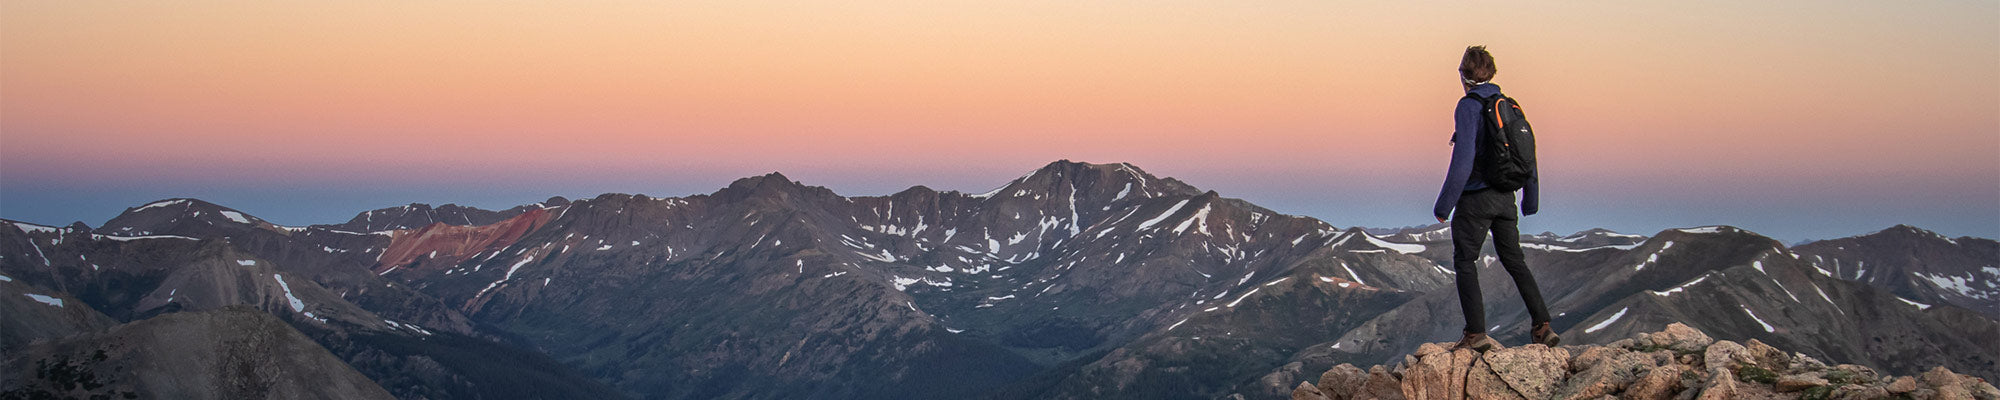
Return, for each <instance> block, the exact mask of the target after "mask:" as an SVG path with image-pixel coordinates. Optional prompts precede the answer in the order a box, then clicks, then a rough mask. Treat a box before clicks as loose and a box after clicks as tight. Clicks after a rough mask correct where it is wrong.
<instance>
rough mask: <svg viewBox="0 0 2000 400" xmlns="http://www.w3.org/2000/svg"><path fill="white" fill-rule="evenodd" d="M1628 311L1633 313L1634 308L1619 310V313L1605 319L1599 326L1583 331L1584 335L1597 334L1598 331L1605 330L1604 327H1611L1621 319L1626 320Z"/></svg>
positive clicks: (1592, 326)
mask: <svg viewBox="0 0 2000 400" xmlns="http://www.w3.org/2000/svg"><path fill="white" fill-rule="evenodd" d="M1626 311H1632V307H1625V308H1620V309H1618V313H1616V314H1611V318H1605V319H1604V322H1599V323H1597V325H1591V326H1590V328H1585V329H1584V330H1583V333H1597V331H1600V330H1604V327H1608V326H1611V323H1612V322H1618V319H1619V318H1624V317H1625V312H1626Z"/></svg>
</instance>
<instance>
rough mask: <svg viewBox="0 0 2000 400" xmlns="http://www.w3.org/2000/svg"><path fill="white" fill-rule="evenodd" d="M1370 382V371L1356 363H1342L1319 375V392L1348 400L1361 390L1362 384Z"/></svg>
mask: <svg viewBox="0 0 2000 400" xmlns="http://www.w3.org/2000/svg"><path fill="white" fill-rule="evenodd" d="M1367 382H1368V371H1362V370H1361V368H1357V367H1355V366H1354V364H1340V365H1335V366H1333V368H1332V369H1328V370H1326V373H1324V374H1320V375H1319V392H1320V393H1321V394H1324V395H1326V397H1327V398H1328V399H1332V400H1347V399H1351V398H1354V394H1355V393H1358V392H1360V391H1361V385H1363V384H1365V383H1367Z"/></svg>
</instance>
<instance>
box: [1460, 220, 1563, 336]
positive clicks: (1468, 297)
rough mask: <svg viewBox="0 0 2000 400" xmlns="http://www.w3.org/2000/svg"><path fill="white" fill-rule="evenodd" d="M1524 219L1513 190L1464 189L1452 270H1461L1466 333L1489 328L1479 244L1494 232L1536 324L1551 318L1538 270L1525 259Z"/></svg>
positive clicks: (1498, 249) (1503, 261)
mask: <svg viewBox="0 0 2000 400" xmlns="http://www.w3.org/2000/svg"><path fill="white" fill-rule="evenodd" d="M1520 221H1521V218H1520V217H1519V216H1517V214H1516V207H1515V206H1514V193H1512V192H1502V191H1498V190H1493V189H1480V190H1476V191H1470V192H1465V194H1464V195H1462V196H1459V198H1458V206H1457V210H1456V211H1453V212H1452V216H1451V244H1452V257H1451V259H1452V269H1454V270H1456V271H1458V304H1459V307H1460V309H1461V310H1462V311H1464V312H1465V331H1466V332H1467V333H1483V332H1486V302H1485V301H1484V298H1482V297H1480V296H1481V295H1480V293H1479V248H1480V246H1482V245H1485V244H1486V233H1487V232H1488V231H1491V232H1492V233H1493V248H1494V250H1495V251H1496V252H1498V253H1500V265H1501V266H1504V267H1506V268H1507V274H1508V275H1513V276H1514V287H1516V288H1519V289H1520V291H1521V301H1524V302H1527V303H1528V315H1529V317H1530V318H1533V319H1534V323H1538V324H1539V323H1543V322H1549V310H1548V307H1546V306H1543V305H1542V290H1541V289H1540V288H1539V287H1537V286H1535V274H1534V273H1533V272H1529V271H1528V263H1527V262H1526V261H1522V259H1521V228H1520V226H1519V225H1518V224H1519V223H1520Z"/></svg>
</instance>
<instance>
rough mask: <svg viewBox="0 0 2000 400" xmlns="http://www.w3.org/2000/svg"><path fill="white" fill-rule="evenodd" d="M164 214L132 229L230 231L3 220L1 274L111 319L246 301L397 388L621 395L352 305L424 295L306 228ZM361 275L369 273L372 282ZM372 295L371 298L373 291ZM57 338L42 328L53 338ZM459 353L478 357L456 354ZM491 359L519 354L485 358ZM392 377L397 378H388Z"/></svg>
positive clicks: (487, 343)
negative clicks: (109, 229) (312, 239)
mask: <svg viewBox="0 0 2000 400" xmlns="http://www.w3.org/2000/svg"><path fill="white" fill-rule="evenodd" d="M186 202H188V204H189V205H188V207H190V208H199V207H200V204H197V203H193V202H195V201H193V200H186ZM191 213H192V212H190V214H191ZM190 216H191V215H190ZM176 219H182V220H181V221H176ZM160 221H164V222H165V223H167V224H170V226H143V225H140V226H138V227H140V228H139V229H134V231H145V232H148V233H158V232H162V231H170V232H176V233H186V234H190V235H208V234H218V233H217V232H215V231H211V230H224V231H226V232H230V233H229V234H231V235H234V236H222V237H214V238H196V237H190V236H179V235H148V236H110V235H102V234H95V233H91V232H92V230H91V229H89V228H88V227H84V226H72V227H65V228H53V227H43V226H37V225H32V224H24V223H10V224H9V225H8V226H5V227H0V276H6V277H8V279H11V280H12V281H11V283H13V284H19V285H23V286H25V287H26V289H23V290H24V291H31V292H32V293H44V294H47V295H49V296H55V297H59V298H74V299H76V301H75V302H73V303H65V306H67V307H65V308H68V307H77V308H81V309H90V310H92V311H93V312H102V314H103V315H107V316H109V317H110V318H112V319H115V320H118V321H140V320H149V319H151V318H157V316H160V315H172V314H174V313H179V312H186V311H203V310H215V309H221V308H225V307H232V306H251V307H254V308H256V309H260V310H263V311H264V312H266V313H269V314H271V315H273V316H276V317H278V318H279V319H280V320H282V321H285V322H286V323H288V324H290V325H292V326H293V328H296V329H297V330H299V331H301V332H303V333H305V334H306V335H307V336H308V337H310V338H312V339H313V340H314V341H317V342H319V343H320V345H322V346H324V347H325V348H326V349H327V350H330V351H333V352H334V353H335V354H336V355H339V356H340V357H341V359H342V360H346V361H347V362H348V363H349V364H350V365H352V367H353V368H355V369H358V370H360V371H361V372H362V373H363V374H365V375H366V376H368V377H370V378H372V379H377V380H380V381H382V382H383V384H382V386H384V387H388V388H389V389H391V390H393V391H394V393H396V394H397V395H398V396H404V397H427V398H480V397H494V396H504V395H507V394H508V393H522V391H518V390H510V388H519V387H520V386H522V385H523V384H529V385H531V386H532V385H540V386H537V388H538V390H532V391H529V392H536V391H539V392H543V393H550V394H552V395H553V396H550V397H551V398H561V397H564V396H578V397H583V398H608V397H617V396H618V395H617V394H616V393H615V392H611V391H610V390H609V389H608V388H606V387H604V386H602V385H601V384H598V383H597V382H595V381H593V380H591V379H588V378H583V377H580V376H577V375H575V374H574V372H569V371H568V370H567V369H566V368H562V367H561V366H560V365H559V364H556V363H554V362H551V361H548V360H547V359H546V358H545V357H542V356H541V355H540V354H538V353H534V352H530V351H523V350H521V349H519V348H516V347H514V346H511V345H506V344H499V343H493V341H492V340H491V339H473V338H466V337H463V336H462V335H461V334H459V333H456V332H454V331H453V330H452V328H450V327H449V326H445V327H439V326H433V325H430V324H428V323H424V322H417V321H411V320H408V319H402V318H401V317H399V316H388V315H381V314H376V313H374V312H373V311H371V310H368V309H367V308H365V307H362V306H360V305H358V304H357V303H354V302H350V301H348V300H349V299H366V298H382V295H383V294H397V295H398V296H399V297H404V298H415V299H422V298H427V296H425V295H422V294H421V293H417V292H415V291H414V290H412V289H409V288H407V287H402V285H401V284H397V283H392V282H388V281H385V280H381V279H380V278H379V277H375V275H374V274H372V273H369V272H368V271H367V269H366V268H365V267H362V266H359V264H352V263H346V264H343V262H342V258H341V256H340V255H339V254H340V253H339V252H325V251H320V249H319V246H311V245H309V244H308V243H305V242H304V240H303V239H302V237H304V236H306V235H303V233H308V232H291V231H289V230H285V229H275V230H272V229H263V228H260V227H256V226H250V225H249V224H238V225H237V226H234V227H231V226H229V225H226V224H207V223H203V222H204V221H200V220H196V221H195V222H196V223H192V224H190V223H186V222H187V221H185V219H184V218H164V219H160ZM9 227H11V228H13V229H8V228H9ZM176 229H188V230H189V232H182V231H176ZM120 231H122V229H121V230H120ZM246 245H247V246H256V247H258V248H262V249H264V250H265V253H264V254H272V255H276V256H277V257H282V258H287V259H298V260H304V261H302V262H303V263H307V264H308V265H317V266H318V267H319V268H328V269H325V270H320V269H306V270H301V269H300V268H295V267H292V266H290V265H287V264H284V263H281V262H279V261H275V260H273V259H271V258H266V257H263V256H261V255H259V254H256V253H255V252H251V251H245V250H244V249H243V248H242V247H240V246H246ZM308 247H310V248H308ZM341 265H347V266H346V267H341ZM316 272H319V273H322V274H319V276H321V277H330V278H332V279H328V281H329V282H335V283H340V282H342V281H341V280H340V278H343V277H344V278H348V279H354V280H357V281H359V282H360V284H357V285H355V286H350V287H347V288H343V289H340V290H335V289H332V288H328V287H325V286H322V285H321V284H320V283H319V281H316V280H314V279H312V278H313V277H314V276H315V275H316V274H315V273H316ZM368 278H374V280H373V281H372V284H370V283H371V281H369V280H368ZM376 285H379V286H376ZM399 287H402V289H401V291H400V293H398V291H397V290H396V289H398V288H399ZM371 293H372V294H374V295H375V296H370V294H371ZM390 304H394V305H395V307H392V308H385V310H386V311H389V312H390V313H391V315H426V314H424V313H426V311H425V310H433V311H432V312H435V311H436V310H443V311H446V312H450V313H455V311H451V310H449V309H445V308H442V307H441V306H440V305H441V303H438V302H437V301H436V300H435V299H430V300H428V301H421V300H418V301H403V302H400V303H390ZM430 315H435V314H430ZM10 316H11V315H10ZM23 317H24V318H22V319H23V320H24V322H23V323H24V324H28V325H31V326H40V325H59V324H60V323H61V322H62V320H61V319H57V318H53V317H49V316H46V315H41V314H24V315H23ZM459 319H460V320H463V317H459ZM467 326H468V327H469V325H467ZM86 328H89V327H88V326H85V327H79V328H78V329H77V331H83V330H84V329H86ZM466 329H469V328H466ZM57 334H58V333H47V334H43V335H42V336H43V338H54V337H58V336H56V335H57ZM467 354H469V355H474V356H473V357H463V356H460V355H467ZM494 360H513V361H517V362H510V363H503V364H491V363H489V362H490V361H494ZM496 366H497V367H496ZM392 382H401V383H402V384H400V385H392V384H391V383H392Z"/></svg>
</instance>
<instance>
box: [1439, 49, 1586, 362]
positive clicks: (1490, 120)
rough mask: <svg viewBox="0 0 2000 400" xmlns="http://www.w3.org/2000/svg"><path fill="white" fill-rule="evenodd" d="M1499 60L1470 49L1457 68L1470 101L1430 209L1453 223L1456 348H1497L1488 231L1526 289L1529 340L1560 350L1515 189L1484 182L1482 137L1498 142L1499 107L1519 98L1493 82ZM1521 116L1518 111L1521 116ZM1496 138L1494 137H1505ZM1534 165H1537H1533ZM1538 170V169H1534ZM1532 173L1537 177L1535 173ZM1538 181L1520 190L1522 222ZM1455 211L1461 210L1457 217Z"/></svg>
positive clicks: (1463, 103) (1458, 115)
mask: <svg viewBox="0 0 2000 400" xmlns="http://www.w3.org/2000/svg"><path fill="white" fill-rule="evenodd" d="M1496 72H1498V69H1496V68H1494V65H1493V55H1492V54H1491V53H1487V52H1486V47H1485V46H1472V47H1467V48H1466V49H1465V57H1464V58H1463V59H1462V60H1460V61H1459V64H1458V74H1459V79H1460V81H1461V83H1463V84H1464V86H1465V97H1463V98H1460V99H1459V100H1458V109H1457V111H1456V112H1454V120H1455V125H1454V126H1455V127H1454V129H1453V131H1452V139H1451V140H1452V150H1451V168H1450V170H1449V172H1448V173H1447V174H1446V175H1445V180H1444V188H1443V189H1442V190H1441V191H1439V193H1438V198H1437V204H1436V205H1435V206H1433V207H1432V214H1434V215H1435V216H1436V217H1437V219H1438V222H1440V223H1442V222H1446V221H1447V217H1449V221H1450V222H1451V242H1452V268H1453V269H1454V270H1456V271H1457V273H1458V277H1457V279H1458V302H1459V306H1460V308H1461V309H1462V310H1463V311H1464V313H1465V337H1464V338H1463V339H1460V340H1459V342H1458V345H1457V346H1455V347H1454V348H1455V349H1456V348H1470V349H1473V350H1477V351H1486V350H1488V349H1492V348H1493V347H1495V346H1498V345H1499V343H1498V342H1495V341H1494V340H1493V339H1492V338H1489V337H1487V336H1486V305H1485V303H1484V300H1483V299H1482V298H1481V297H1480V296H1481V295H1480V291H1479V250H1480V247H1481V246H1483V245H1485V242H1486V235H1487V233H1488V232H1491V233H1492V234H1493V247H1494V250H1496V252H1498V253H1499V256H1500V265H1502V266H1504V267H1506V269H1507V274H1508V275H1512V276H1513V278H1514V285H1515V286H1516V287H1518V288H1519V289H1520V292H1521V300H1522V301H1525V302H1527V303H1528V314H1529V316H1530V317H1531V318H1532V319H1533V322H1534V328H1533V331H1531V334H1532V335H1533V337H1534V341H1535V343H1540V344H1543V345H1548V346H1554V345H1556V342H1557V340H1558V337H1557V336H1556V334H1555V331H1554V330H1553V329H1551V328H1549V311H1548V308H1547V307H1546V306H1544V305H1543V304H1542V293H1541V289H1540V288H1539V287H1537V286H1536V285H1535V275H1534V273H1532V272H1529V271H1528V264H1527V262H1525V261H1523V260H1522V255H1521V232H1520V227H1519V226H1518V224H1519V222H1520V217H1519V216H1516V215H1515V213H1514V211H1515V206H1514V192H1515V191H1514V190H1502V189H1500V188H1495V187H1492V185H1489V184H1488V180H1487V179H1485V178H1487V177H1486V176H1483V174H1482V172H1486V171H1482V170H1483V169H1486V168H1482V167H1483V166H1486V165H1490V164H1489V163H1487V161H1489V160H1486V159H1482V158H1483V157H1489V155H1487V154H1482V153H1483V152H1482V151H1481V150H1480V149H1482V148H1485V147H1486V146H1483V145H1482V144H1483V143H1482V142H1480V140H1481V139H1489V140H1490V139H1491V138H1487V137H1482V136H1486V135H1495V132H1496V131H1497V130H1498V128H1497V125H1498V123H1497V122H1496V121H1497V120H1498V118H1499V116H1498V115H1499V114H1498V113H1496V112H1494V111H1493V110H1495V109H1497V107H1495V104H1499V103H1500V102H1503V101H1504V102H1505V103H1510V104H1507V106H1508V107H1514V105H1513V104H1511V103H1513V99H1510V98H1507V97H1506V96H1504V95H1501V94H1500V86H1497V85H1494V84H1493V83H1492V80H1493V75H1494V73H1496ZM1515 110H1516V112H1518V108H1516V109H1515ZM1502 135H1504V133H1503V134H1500V135H1495V136H1502ZM1532 152H1533V147H1532V140H1531V141H1530V142H1529V147H1528V153H1529V154H1530V156H1529V160H1532V159H1533V158H1532ZM1530 163H1532V161H1530ZM1530 165H1532V164H1530ZM1529 173H1530V174H1532V173H1533V170H1532V169H1530V170H1529ZM1538 181H1539V179H1538V178H1536V177H1533V176H1532V175H1529V179H1527V181H1526V183H1525V185H1521V191H1522V196H1521V203H1520V204H1521V205H1520V212H1521V215H1534V214H1535V212H1536V211H1538V209H1537V208H1538V204H1537V203H1538V202H1539V201H1538V200H1539V197H1540V196H1539V195H1540V194H1541V190H1540V189H1541V188H1540V184H1539V182H1538ZM1454 209H1455V210H1456V211H1454Z"/></svg>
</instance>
